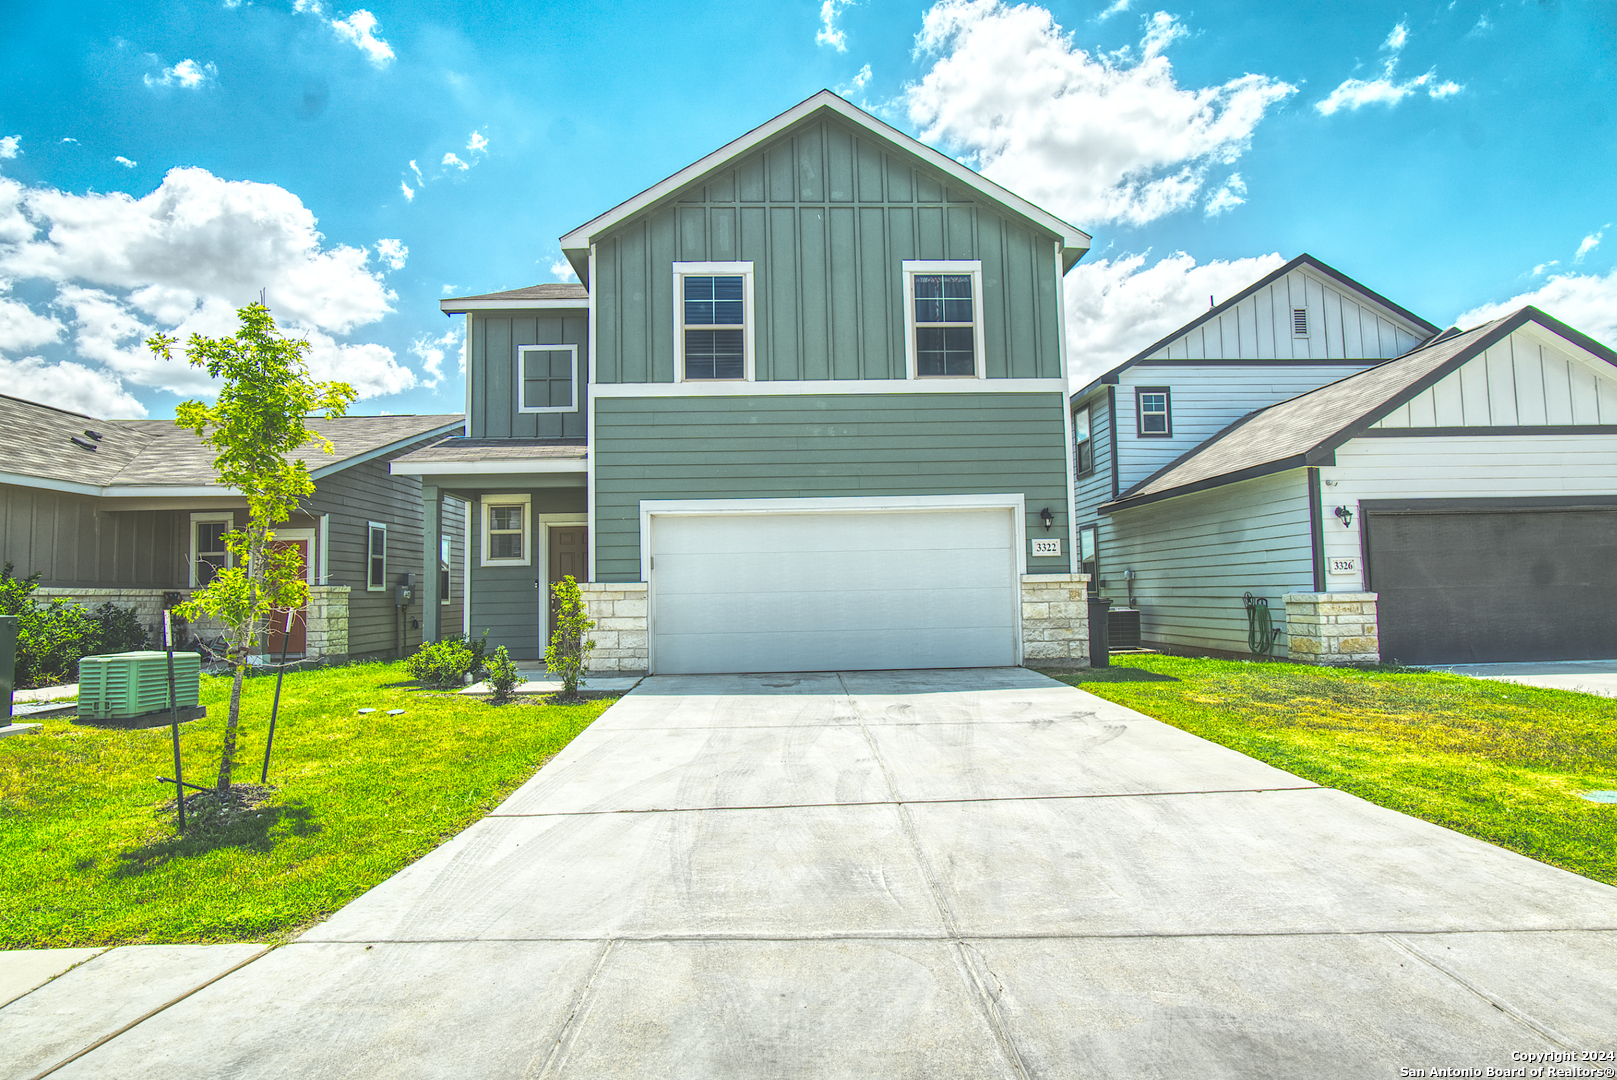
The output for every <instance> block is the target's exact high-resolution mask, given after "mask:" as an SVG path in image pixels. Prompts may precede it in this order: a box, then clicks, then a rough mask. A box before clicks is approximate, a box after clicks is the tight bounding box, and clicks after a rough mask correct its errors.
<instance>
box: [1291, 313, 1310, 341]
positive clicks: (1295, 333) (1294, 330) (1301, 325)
mask: <svg viewBox="0 0 1617 1080" xmlns="http://www.w3.org/2000/svg"><path fill="white" fill-rule="evenodd" d="M1291 336H1292V337H1307V336H1308V309H1307V308H1292V309H1291Z"/></svg>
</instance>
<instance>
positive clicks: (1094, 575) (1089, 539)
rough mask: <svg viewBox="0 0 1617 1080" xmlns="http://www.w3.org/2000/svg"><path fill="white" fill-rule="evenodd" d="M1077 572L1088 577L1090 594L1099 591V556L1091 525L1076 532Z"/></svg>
mask: <svg viewBox="0 0 1617 1080" xmlns="http://www.w3.org/2000/svg"><path fill="white" fill-rule="evenodd" d="M1078 572H1079V573H1080V574H1088V575H1089V591H1090V592H1092V593H1096V592H1099V591H1100V556H1099V551H1098V550H1097V547H1096V537H1095V526H1093V525H1085V526H1082V527H1081V528H1080V529H1079V530H1078Z"/></svg>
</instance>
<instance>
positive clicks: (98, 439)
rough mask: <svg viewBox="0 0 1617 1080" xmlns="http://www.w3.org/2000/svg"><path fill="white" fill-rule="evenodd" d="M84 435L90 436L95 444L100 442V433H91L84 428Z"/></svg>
mask: <svg viewBox="0 0 1617 1080" xmlns="http://www.w3.org/2000/svg"><path fill="white" fill-rule="evenodd" d="M84 433H85V434H86V435H88V436H90V438H92V439H94V440H95V441H96V442H100V441H101V432H99V431H91V430H90V429H89V428H85V429H84Z"/></svg>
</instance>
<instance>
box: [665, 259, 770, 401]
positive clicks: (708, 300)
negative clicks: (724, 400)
mask: <svg viewBox="0 0 1617 1080" xmlns="http://www.w3.org/2000/svg"><path fill="white" fill-rule="evenodd" d="M752 356H753V352H752V264H751V263H750V262H736V263H675V264H674V370H675V373H676V376H677V377H678V379H679V380H680V381H681V382H698V381H702V382H707V381H723V380H735V381H744V380H750V379H752V378H753V360H752Z"/></svg>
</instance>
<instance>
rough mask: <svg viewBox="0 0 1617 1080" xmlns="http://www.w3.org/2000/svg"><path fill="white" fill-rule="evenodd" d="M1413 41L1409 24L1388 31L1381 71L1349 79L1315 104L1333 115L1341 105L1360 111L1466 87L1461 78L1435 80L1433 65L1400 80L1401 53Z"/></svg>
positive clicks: (1438, 96)
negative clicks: (1419, 94)
mask: <svg viewBox="0 0 1617 1080" xmlns="http://www.w3.org/2000/svg"><path fill="white" fill-rule="evenodd" d="M1408 43H1409V24H1408V23H1399V24H1398V25H1397V26H1394V27H1393V28H1392V32H1391V33H1390V34H1388V35H1387V40H1385V41H1383V42H1382V43H1381V51H1382V52H1385V53H1387V54H1388V55H1387V59H1386V61H1385V62H1384V63H1383V64H1382V68H1381V74H1380V75H1379V76H1377V77H1376V78H1374V79H1346V80H1344V81H1343V82H1342V84H1341V85H1340V86H1338V87H1337V88H1336V89H1335V90H1332V91H1331V92H1330V94H1329V95H1328V96H1326V97H1324V98H1322V99H1321V100H1319V101H1316V102H1314V108H1315V109H1316V110H1318V111H1319V113H1320V115H1322V116H1330V115H1331V114H1333V113H1335V112H1337V111H1338V110H1340V109H1347V110H1349V111H1352V112H1357V111H1358V110H1359V109H1362V108H1364V107H1365V106H1366V105H1387V106H1392V105H1396V104H1398V103H1399V102H1400V101H1402V100H1404V98H1406V97H1408V96H1409V95H1411V94H1413V93H1416V92H1417V91H1420V90H1425V91H1426V96H1427V97H1429V98H1431V99H1432V100H1434V101H1441V100H1442V99H1444V98H1446V97H1453V96H1454V95H1455V94H1458V93H1459V92H1460V91H1461V90H1464V89H1465V87H1463V86H1461V85H1460V84H1459V83H1457V82H1452V81H1447V80H1445V81H1444V82H1435V81H1434V79H1435V78H1436V74H1437V69H1436V68H1433V69H1432V70H1431V71H1428V72H1426V73H1425V74H1424V75H1417V76H1415V77H1414V78H1413V79H1405V80H1404V81H1403V82H1397V81H1395V80H1394V78H1393V73H1394V72H1395V71H1396V70H1397V68H1398V57H1399V54H1400V53H1402V52H1403V48H1404V46H1405V45H1406V44H1408Z"/></svg>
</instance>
